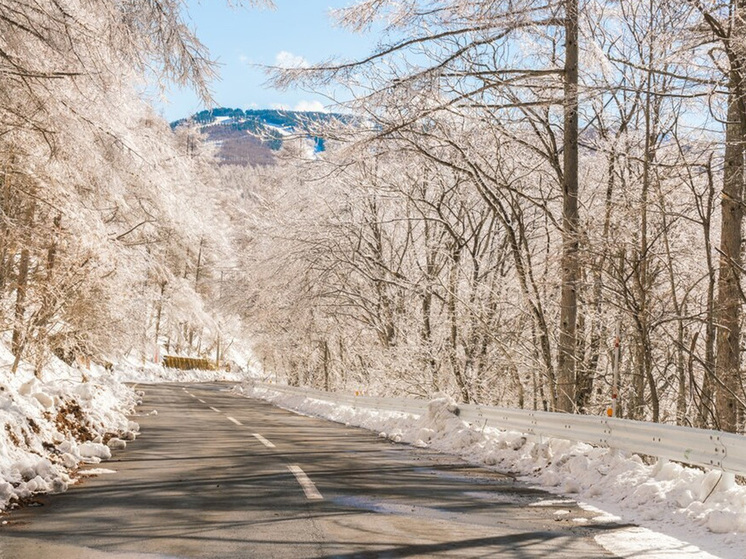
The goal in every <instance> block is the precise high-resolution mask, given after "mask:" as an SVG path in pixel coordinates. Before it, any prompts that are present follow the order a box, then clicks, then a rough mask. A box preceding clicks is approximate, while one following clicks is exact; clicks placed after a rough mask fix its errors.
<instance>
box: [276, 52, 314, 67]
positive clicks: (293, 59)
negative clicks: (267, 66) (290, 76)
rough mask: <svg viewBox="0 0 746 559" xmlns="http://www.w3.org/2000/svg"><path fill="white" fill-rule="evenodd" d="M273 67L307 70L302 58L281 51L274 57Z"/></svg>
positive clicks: (306, 64) (305, 61)
mask: <svg viewBox="0 0 746 559" xmlns="http://www.w3.org/2000/svg"><path fill="white" fill-rule="evenodd" d="M275 66H278V67H279V68H308V66H309V64H308V61H307V60H306V59H305V58H303V57H302V56H298V55H297V54H293V53H292V52H288V51H286V50H283V51H280V52H278V53H277V56H275Z"/></svg>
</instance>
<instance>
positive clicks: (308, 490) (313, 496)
mask: <svg viewBox="0 0 746 559" xmlns="http://www.w3.org/2000/svg"><path fill="white" fill-rule="evenodd" d="M288 470H290V471H291V472H292V473H293V475H294V476H295V479H297V480H298V483H300V486H301V487H302V488H303V493H305V494H306V499H308V500H309V501H321V500H323V499H324V497H323V496H322V495H321V493H319V490H318V489H316V486H315V485H314V483H313V482H312V481H311V480H310V479H309V478H308V476H307V475H306V473H305V472H304V471H303V470H301V468H300V466H297V465H295V464H288Z"/></svg>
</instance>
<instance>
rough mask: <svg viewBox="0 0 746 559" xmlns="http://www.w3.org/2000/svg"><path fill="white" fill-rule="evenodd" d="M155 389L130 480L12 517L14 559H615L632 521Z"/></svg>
mask: <svg viewBox="0 0 746 559" xmlns="http://www.w3.org/2000/svg"><path fill="white" fill-rule="evenodd" d="M142 388H143V389H144V390H145V392H146V396H145V398H144V403H143V405H142V406H141V407H140V408H139V410H138V412H139V414H140V415H139V416H138V417H137V418H135V419H136V420H137V421H138V422H139V423H140V425H141V435H140V437H139V438H138V440H137V441H136V442H133V443H130V445H129V446H128V447H127V449H125V450H122V451H117V452H115V453H114V457H113V459H112V460H111V461H109V462H106V463H104V464H101V465H100V466H99V467H103V468H107V469H110V470H115V471H116V473H109V474H103V475H100V476H98V477H94V478H89V479H86V480H85V481H84V482H82V483H81V484H79V485H76V486H74V487H72V488H71V489H70V490H69V491H68V492H67V493H65V494H61V495H53V496H47V497H44V498H42V499H41V500H40V504H41V505H42V506H37V507H27V508H24V509H21V510H17V511H14V512H13V513H12V514H11V515H10V516H8V517H4V519H5V520H6V521H7V524H6V525H4V526H2V527H0V559H21V558H23V559H28V558H34V559H42V558H46V557H48V558H52V559H72V558H76V559H81V558H82V559H85V558H116V559H125V558H127V559H130V558H146V557H149V558H167V557H168V558H196V557H200V558H202V557H205V558H206V557H209V558H232V557H236V558H239V557H240V558H263V557H278V558H296V557H298V558H300V557H304V558H306V557H308V558H330V559H331V558H352V557H470V558H475V557H501V558H502V557H505V558H521V559H524V558H531V557H542V558H544V557H551V558H552V559H563V558H573V559H579V558H586V557H587V558H600V557H611V556H612V555H611V554H609V553H608V552H606V551H605V550H603V549H602V548H600V547H599V546H598V545H597V544H596V543H595V541H594V539H593V536H594V535H595V534H598V533H600V532H602V531H605V530H613V529H616V528H618V526H615V525H594V524H592V523H588V524H584V521H583V520H582V519H588V518H590V516H591V515H590V514H589V513H587V512H585V511H583V510H582V509H580V508H579V507H578V506H577V505H576V504H574V503H572V502H567V500H564V502H563V500H561V499H558V498H557V497H556V496H552V495H550V494H548V493H544V492H542V491H538V490H535V489H531V488H529V487H527V486H526V485H524V484H522V483H519V482H516V481H515V480H513V479H512V478H511V477H509V476H504V475H500V474H497V473H495V472H491V471H488V470H485V469H480V468H478V467H474V466H470V465H468V464H466V463H465V462H463V461H462V460H460V459H458V458H455V457H452V456H444V455H440V454H437V453H435V452H432V451H429V450H427V449H419V448H413V447H411V446H407V445H400V444H393V443H391V442H388V441H385V440H382V439H379V438H378V437H377V436H376V435H375V434H373V433H370V432H367V431H364V430H361V429H356V428H353V427H345V426H343V425H339V424H335V423H331V422H327V421H323V420H319V419H315V418H309V417H305V416H301V415H298V414H294V413H291V412H288V411H285V410H282V409H279V408H276V407H273V406H272V405H270V404H268V403H266V402H262V401H257V400H250V399H246V398H243V397H240V396H237V395H235V394H234V393H232V392H231V391H230V389H229V388H230V387H229V386H226V385H221V384H200V385H156V386H146V387H142ZM151 410H157V411H158V413H157V415H155V414H150V415H148V412H150V411H151ZM579 519H581V520H579Z"/></svg>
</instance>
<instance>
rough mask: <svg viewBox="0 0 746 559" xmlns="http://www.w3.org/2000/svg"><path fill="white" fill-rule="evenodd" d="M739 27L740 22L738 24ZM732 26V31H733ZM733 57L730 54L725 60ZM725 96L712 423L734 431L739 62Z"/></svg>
mask: <svg viewBox="0 0 746 559" xmlns="http://www.w3.org/2000/svg"><path fill="white" fill-rule="evenodd" d="M742 4H744V2H743V0H739V1H738V2H734V8H735V9H736V14H735V16H734V19H735V21H739V20H740V11H741V10H740V9H739V8H741V5H742ZM739 27H740V26H739ZM733 32H735V31H733ZM735 59H736V57H732V60H731V64H732V65H735V64H736V63H735V62H734V61H735ZM729 87H730V93H729V96H728V123H727V125H726V130H725V161H724V167H725V168H724V177H723V197H722V204H721V230H720V264H719V272H720V273H719V276H718V295H717V304H716V313H717V321H716V322H717V325H718V333H717V357H716V361H715V374H716V377H717V384H716V386H715V405H716V410H717V419H718V423H719V425H718V427H719V428H720V429H722V430H724V431H731V432H735V431H736V430H737V429H738V426H739V422H740V419H741V414H742V410H741V406H740V405H739V401H738V395H739V394H740V385H741V371H740V364H741V360H740V351H739V347H740V339H741V326H740V320H741V294H740V285H739V270H740V269H741V224H742V221H743V208H742V206H741V204H742V203H743V182H744V181H743V172H744V157H743V140H744V135H743V125H742V122H743V119H744V114H743V111H742V108H741V106H742V99H741V98H740V97H741V92H742V87H741V77H740V72H739V68H738V67H737V66H736V67H735V68H734V67H731V74H730V84H729Z"/></svg>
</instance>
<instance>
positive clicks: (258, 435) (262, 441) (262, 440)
mask: <svg viewBox="0 0 746 559" xmlns="http://www.w3.org/2000/svg"><path fill="white" fill-rule="evenodd" d="M253 435H254V436H255V437H256V439H257V440H258V441H259V442H260V443H262V444H263V445H264V446H266V447H267V448H275V445H274V444H272V443H271V442H269V441H268V440H267V439H265V438H264V437H262V436H261V435H260V434H259V433H253Z"/></svg>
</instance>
